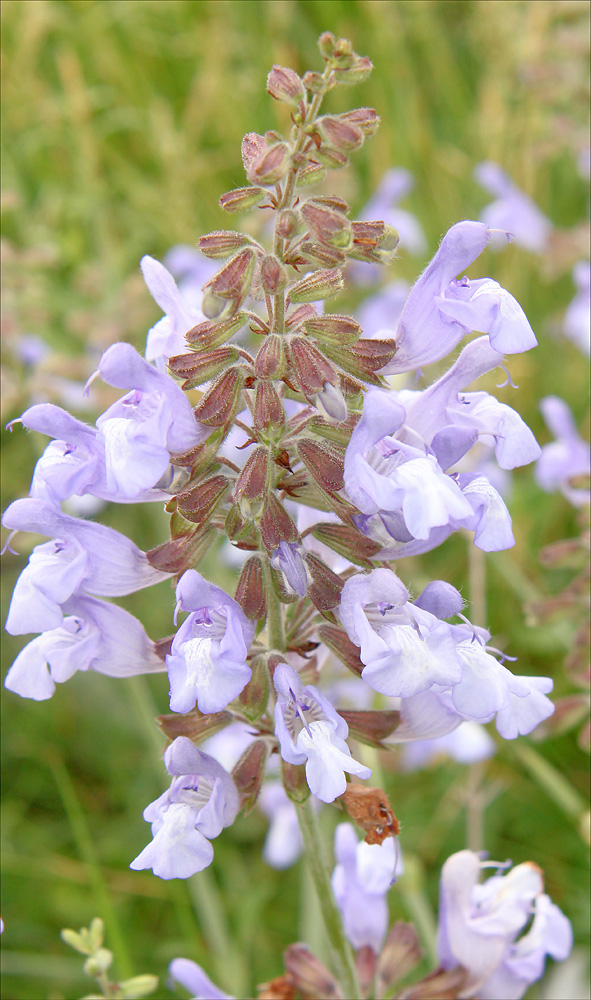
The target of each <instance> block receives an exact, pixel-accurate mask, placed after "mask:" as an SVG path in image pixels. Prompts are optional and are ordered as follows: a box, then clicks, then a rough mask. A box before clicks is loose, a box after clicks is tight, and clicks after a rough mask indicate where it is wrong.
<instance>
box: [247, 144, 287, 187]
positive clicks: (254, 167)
mask: <svg viewBox="0 0 591 1000" xmlns="http://www.w3.org/2000/svg"><path fill="white" fill-rule="evenodd" d="M289 165H290V156H289V147H288V145H287V143H285V142H278V143H277V145H275V146H268V147H265V150H264V152H262V153H261V154H260V155H259V156H257V157H256V159H254V160H252V161H251V163H250V164H249V166H248V168H247V170H246V176H247V177H248V179H249V181H251V182H252V183H253V184H265V185H267V186H272V185H273V184H277V182H278V181H280V180H281V178H282V177H284V176H285V174H286V173H287V171H288V170H289Z"/></svg>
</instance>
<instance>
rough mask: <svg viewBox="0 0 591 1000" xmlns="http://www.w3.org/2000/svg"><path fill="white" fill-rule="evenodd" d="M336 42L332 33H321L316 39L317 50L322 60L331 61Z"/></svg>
mask: <svg viewBox="0 0 591 1000" xmlns="http://www.w3.org/2000/svg"><path fill="white" fill-rule="evenodd" d="M336 43H337V40H336V38H335V36H334V35H333V33H332V31H323V33H322V34H321V36H320V38H319V39H318V48H319V49H320V55H321V56H322V57H323V59H331V58H332V54H333V52H334V49H335V45H336Z"/></svg>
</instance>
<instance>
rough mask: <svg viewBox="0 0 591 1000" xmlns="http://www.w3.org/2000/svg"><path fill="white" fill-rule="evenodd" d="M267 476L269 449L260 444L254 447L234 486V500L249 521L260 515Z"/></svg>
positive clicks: (266, 485)
mask: <svg viewBox="0 0 591 1000" xmlns="http://www.w3.org/2000/svg"><path fill="white" fill-rule="evenodd" d="M268 476H269V451H268V449H267V448H264V447H262V446H261V447H258V448H255V450H254V451H253V452H251V453H250V455H249V456H248V459H247V460H246V464H245V466H244V468H243V469H242V472H241V473H240V475H239V476H238V479H237V480H236V485H235V486H234V502H235V503H236V504H237V505H238V507H239V509H240V512H241V514H242V516H243V517H245V518H246V519H247V520H249V521H253V520H255V519H257V518H258V517H260V515H261V512H262V510H263V507H264V505H265V501H266V497H267V492H268Z"/></svg>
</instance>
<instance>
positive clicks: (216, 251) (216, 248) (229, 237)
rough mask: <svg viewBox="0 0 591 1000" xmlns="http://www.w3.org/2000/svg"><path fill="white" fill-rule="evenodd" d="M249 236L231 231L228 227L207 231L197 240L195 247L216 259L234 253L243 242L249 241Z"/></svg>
mask: <svg viewBox="0 0 591 1000" xmlns="http://www.w3.org/2000/svg"><path fill="white" fill-rule="evenodd" d="M250 242H251V239H250V236H247V235H246V233H233V232H231V231H230V230H228V229H221V230H217V231H216V232H214V233H207V235H206V236H201V238H200V239H199V240H198V241H197V249H198V250H201V253H203V254H205V256H206V257H210V258H212V259H213V260H217V259H218V258H222V257H229V256H230V254H231V253H235V251H236V250H239V249H240V247H243V246H244V245H245V243H250Z"/></svg>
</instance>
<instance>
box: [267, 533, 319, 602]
mask: <svg viewBox="0 0 591 1000" xmlns="http://www.w3.org/2000/svg"><path fill="white" fill-rule="evenodd" d="M304 556H305V551H304V547H303V545H302V544H301V543H300V542H279V545H278V547H277V549H276V550H275V552H274V553H273V555H272V556H271V565H272V567H273V569H276V570H279V572H280V573H281V575H282V577H283V582H284V584H285V587H286V589H287V592H288V593H289V594H298V595H299V596H300V597H305V596H306V591H307V589H308V584H309V583H310V582H311V580H312V578H311V576H310V573H309V572H308V570H307V568H306V563H305V561H304Z"/></svg>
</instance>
